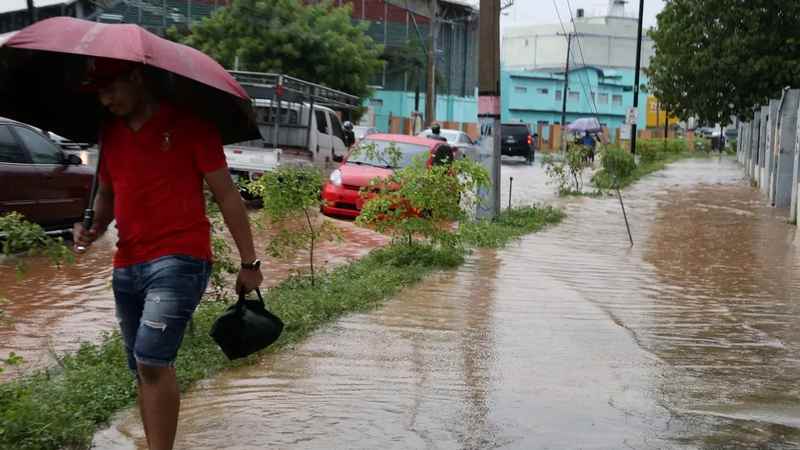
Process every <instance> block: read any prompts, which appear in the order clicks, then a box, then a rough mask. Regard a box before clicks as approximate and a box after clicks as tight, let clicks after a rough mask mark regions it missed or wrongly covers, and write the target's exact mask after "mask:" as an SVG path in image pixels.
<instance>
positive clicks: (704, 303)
mask: <svg viewBox="0 0 800 450" xmlns="http://www.w3.org/2000/svg"><path fill="white" fill-rule="evenodd" d="M503 171H504V172H503V173H504V175H503V179H504V182H505V181H507V179H508V176H514V186H515V187H514V194H513V202H514V203H525V199H526V198H528V199H535V200H543V199H547V198H548V197H550V198H551V196H552V194H551V192H552V189H551V188H549V187H545V185H544V182H543V171H542V170H541V168H540V167H535V168H528V167H526V166H522V165H504V167H503ZM505 192H507V186H506V187H505V188H504V193H505ZM505 198H507V197H505ZM625 200H626V207H627V208H628V211H629V218H630V220H631V227H632V231H633V233H634V240H635V242H636V246H635V247H633V248H630V246H629V243H628V237H627V234H626V231H625V225H624V222H623V219H622V216H621V214H620V211H619V203H618V201H617V199H616V198H615V197H609V198H603V199H587V198H574V199H567V200H563V201H561V202H560V204H561V205H562V206H563V207H564V208H566V210H567V213H568V217H567V219H566V220H565V222H564V223H563V224H561V225H559V226H557V227H554V228H551V229H549V230H546V231H543V232H541V233H538V234H534V235H530V236H527V237H525V238H523V239H522V240H521V241H519V242H518V243H515V244H512V245H511V246H510V247H509V248H507V249H505V250H501V251H481V252H477V253H475V254H474V255H473V256H472V257H471V258H470V259H469V261H468V262H467V264H465V265H464V266H462V267H461V268H459V269H458V270H456V271H452V272H446V273H439V274H436V275H434V276H432V277H430V278H429V279H428V280H426V281H425V282H424V283H421V284H420V285H419V286H417V287H414V288H411V289H407V290H405V291H404V292H402V293H401V294H400V295H398V296H396V297H395V298H393V299H392V300H390V301H389V302H387V304H386V305H385V306H383V307H381V308H379V309H377V310H375V311H373V312H370V313H362V314H353V315H349V316H347V317H345V318H343V319H341V320H339V321H337V322H335V323H334V324H331V325H330V326H328V327H326V328H324V329H322V330H321V331H319V332H317V333H315V334H314V335H313V336H311V337H310V338H309V339H307V340H306V341H304V342H302V343H300V344H298V345H297V346H296V347H295V348H294V349H291V350H289V351H284V352H280V353H278V354H271V355H268V356H267V357H265V358H263V360H262V361H261V362H260V363H259V364H257V365H255V366H250V367H245V368H240V369H236V370H230V371H227V372H225V373H224V374H221V375H220V376H218V377H215V378H213V379H209V380H205V381H203V382H201V383H199V384H198V385H197V386H195V388H194V389H192V390H191V392H189V393H188V394H187V396H186V397H185V398H184V400H183V403H182V412H181V419H180V424H179V429H178V441H177V444H176V448H180V449H209V450H210V449H242V450H244V449H262V448H281V449H288V448H296V449H332V448H352V449H356V448H357V449H375V448H381V449H395V448H396V449H406V448H431V449H450V448H452V449H460V448H465V449H485V448H509V449H579V448H580V449H590V448H591V449H624V448H633V449H719V448H731V449H734V448H765V449H766V448H769V449H783V448H786V449H789V448H798V447H799V446H800V406H798V405H800V387H798V384H797V380H798V379H799V378H800V276H798V273H799V272H798V271H800V250H798V248H797V246H798V240H800V239H798V238H796V229H795V228H794V227H792V226H789V225H787V223H786V218H785V217H783V216H781V215H780V213H779V212H778V211H775V210H774V209H770V208H767V207H765V206H763V202H762V199H761V198H760V196H759V194H758V193H757V191H756V190H754V189H752V188H750V186H749V184H748V183H747V182H746V181H745V179H744V177H743V175H742V170H741V168H740V167H739V166H737V165H736V164H735V163H734V162H733V160H731V159H722V160H720V159H708V160H688V161H683V162H680V163H677V164H674V165H672V166H670V168H669V169H667V170H665V171H663V172H660V173H657V174H655V175H653V176H650V177H648V178H646V179H645V180H643V181H641V182H639V183H637V184H636V185H635V186H633V187H632V188H630V189H629V190H628V191H626V192H625ZM505 201H507V200H504V204H505ZM529 201H530V200H528V202H529ZM95 448H98V449H120V450H121V449H137V448H138V449H144V448H146V447H145V442H144V438H143V434H142V427H141V422H140V421H139V419H138V414H137V413H135V412H132V411H129V412H125V413H123V414H121V415H120V417H119V418H118V420H117V421H116V422H115V423H114V424H113V425H112V426H111V427H110V428H109V429H107V430H104V431H102V432H101V433H99V434H98V435H97V436H96V437H95Z"/></svg>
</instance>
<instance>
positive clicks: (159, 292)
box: [73, 58, 263, 450]
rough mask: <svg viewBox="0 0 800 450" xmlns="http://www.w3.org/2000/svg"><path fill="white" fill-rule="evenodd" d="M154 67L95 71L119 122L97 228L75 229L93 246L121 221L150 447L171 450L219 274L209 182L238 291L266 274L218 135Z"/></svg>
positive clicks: (122, 282)
mask: <svg viewBox="0 0 800 450" xmlns="http://www.w3.org/2000/svg"><path fill="white" fill-rule="evenodd" d="M150 70H152V69H149V68H147V67H145V66H142V65H137V64H133V63H129V62H124V61H119V60H110V59H100V58H98V59H96V60H95V61H94V62H93V64H92V66H91V67H90V70H89V76H88V78H87V82H86V86H87V88H90V89H92V90H94V91H95V92H96V93H97V96H98V99H99V101H100V102H101V103H102V105H103V106H104V107H105V108H106V109H107V110H108V111H109V112H110V113H111V116H112V118H111V119H110V120H109V121H108V122H107V123H105V124H104V126H103V127H102V133H101V140H102V154H103V156H102V160H101V161H102V162H101V166H100V167H98V176H99V184H98V194H97V198H96V200H95V204H94V209H95V221H94V225H93V226H92V228H91V229H90V230H86V229H84V228H83V225H82V224H75V227H74V230H73V234H74V239H75V244H76V246H80V247H84V248H86V247H88V246H89V245H90V244H91V243H92V242H93V241H95V240H96V239H97V238H98V237H100V236H101V235H102V234H103V233H104V232H105V231H106V229H107V228H108V226H109V224H110V223H111V222H112V221H113V220H116V226H117V230H118V235H119V241H118V243H117V251H116V254H115V255H114V273H113V289H114V297H115V303H116V311H117V319H118V321H119V324H120V329H121V333H122V337H123V340H124V343H125V349H126V351H127V354H128V366H129V367H130V369H131V370H132V371H133V372H134V373H135V374H136V379H137V381H138V387H139V408H140V410H141V415H142V422H143V424H144V430H145V434H146V436H147V443H148V446H149V448H150V449H151V450H169V449H172V447H173V443H174V440H175V432H176V428H177V424H178V411H179V407H180V399H179V392H178V385H177V381H176V378H175V367H174V362H175V358H176V356H177V353H178V349H179V347H180V345H181V341H182V340H183V335H184V331H185V329H186V325H187V323H188V321H189V319H190V318H191V316H192V314H193V313H194V310H195V308H196V307H197V304H198V303H199V302H200V300H201V298H202V296H203V294H204V292H205V289H206V285H207V283H208V279H209V275H210V271H211V256H212V254H211V228H210V223H209V221H208V218H207V217H206V213H205V196H204V192H203V184H204V182H205V183H206V184H207V185H208V187H209V189H210V190H211V193H212V194H213V195H214V198H215V199H216V201H217V203H218V204H219V207H220V210H221V211H222V215H223V217H224V219H225V223H226V225H227V227H228V229H229V230H230V232H231V235H232V236H233V239H234V241H235V242H236V246H237V248H238V250H239V256H240V257H241V259H242V268H241V270H240V272H239V276H238V278H237V280H236V289H237V291H245V292H249V291H251V290H253V289H255V288H257V287H258V286H260V285H261V282H262V280H263V276H262V274H261V270H260V262H259V261H258V260H257V259H256V253H255V249H254V246H253V238H252V235H251V232H250V224H249V221H248V218H247V213H246V210H245V208H244V205H243V203H242V200H241V197H240V195H239V192H238V190H237V189H236V188H235V186H234V184H233V182H232V180H231V178H230V174H229V173H228V169H227V166H226V163H225V155H224V153H223V150H222V143H221V140H220V136H219V132H218V130H217V129H216V127H215V126H214V125H212V124H210V123H207V122H205V121H203V120H201V119H199V118H197V117H195V116H194V115H193V114H192V113H191V112H189V111H185V110H182V109H181V108H180V107H178V106H176V105H174V104H171V103H170V102H169V101H167V100H164V99H163V98H162V97H161V96H160V95H159V94H160V92H159V88H158V83H157V77H156V76H154V75H153V73H151V72H150Z"/></svg>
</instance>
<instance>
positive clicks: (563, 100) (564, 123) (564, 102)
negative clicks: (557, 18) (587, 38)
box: [559, 33, 572, 152]
mask: <svg viewBox="0 0 800 450" xmlns="http://www.w3.org/2000/svg"><path fill="white" fill-rule="evenodd" d="M559 34H561V33H559ZM570 53H572V33H567V64H566V66H565V68H564V92H563V93H562V94H561V151H562V152H566V151H567V133H566V131H567V95H568V93H569V55H570Z"/></svg>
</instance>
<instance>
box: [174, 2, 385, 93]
mask: <svg viewBox="0 0 800 450" xmlns="http://www.w3.org/2000/svg"><path fill="white" fill-rule="evenodd" d="M350 14H351V9H350V6H343V7H335V6H333V5H332V4H331V3H330V2H322V3H318V4H313V5H304V4H303V3H302V2H301V1H300V0H234V1H233V2H232V3H231V5H230V6H228V7H226V8H220V9H219V10H217V11H216V12H215V13H214V14H212V15H211V16H210V17H207V18H206V19H204V20H203V21H202V22H200V23H199V24H197V25H194V26H193V27H192V28H191V29H190V30H189V33H188V34H187V35H185V36H182V37H181V36H178V35H177V33H175V32H173V33H172V35H173V37H175V38H177V39H179V40H180V41H182V42H183V43H184V44H187V45H189V46H192V47H195V48H197V49H199V50H201V51H203V52H205V53H206V54H208V55H210V56H212V57H213V58H215V59H216V60H217V61H219V62H220V63H221V64H222V65H223V66H225V67H227V68H233V67H234V62H235V61H236V58H237V57H238V59H239V68H240V69H241V70H249V71H255V72H281V73H285V74H287V75H291V76H294V77H298V78H302V79H304V80H309V81H314V82H317V83H321V84H324V85H326V86H328V87H331V88H333V89H339V90H342V91H345V92H348V93H350V94H353V95H356V96H359V97H362V98H363V97H366V96H368V94H369V92H370V91H369V87H368V85H367V84H368V82H369V79H370V77H371V76H372V75H374V74H375V73H376V72H378V71H379V70H381V67H382V62H381V60H380V59H379V58H380V55H381V53H382V51H383V50H382V48H381V46H379V45H378V44H376V43H375V42H374V41H373V40H372V38H370V37H369V36H367V35H366V34H365V30H366V28H365V25H363V24H358V25H355V24H353V22H352V20H351V18H350Z"/></svg>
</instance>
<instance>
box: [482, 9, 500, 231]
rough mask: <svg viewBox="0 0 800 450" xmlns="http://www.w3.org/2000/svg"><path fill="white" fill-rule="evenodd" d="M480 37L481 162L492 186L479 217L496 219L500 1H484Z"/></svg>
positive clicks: (498, 181) (497, 196)
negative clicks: (485, 167) (487, 170)
mask: <svg viewBox="0 0 800 450" xmlns="http://www.w3.org/2000/svg"><path fill="white" fill-rule="evenodd" d="M478 36H479V39H480V53H479V59H478V81H479V83H478V85H479V87H478V122H479V123H480V131H481V162H482V163H483V164H484V165H485V166H488V167H487V168H488V169H489V174H490V176H491V183H492V184H491V188H490V191H489V192H488V193H487V192H481V193H480V194H481V199H482V200H483V204H482V205H480V206H479V209H478V215H479V217H482V218H493V217H496V216H497V215H498V214H499V213H500V139H501V136H500V134H501V133H500V131H501V128H500V127H501V125H500V124H501V121H500V0H480V28H479V31H478ZM487 194H488V195H487ZM487 197H488V198H487Z"/></svg>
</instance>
